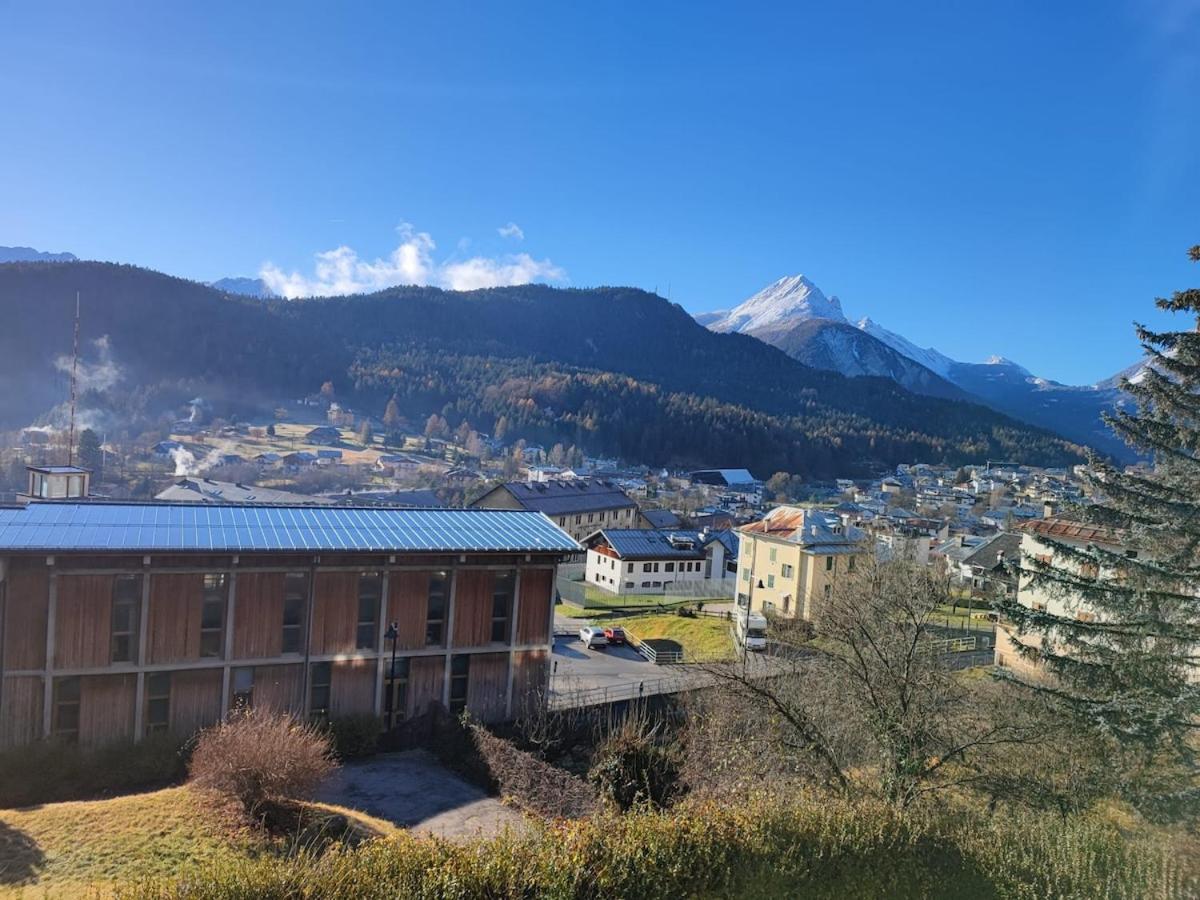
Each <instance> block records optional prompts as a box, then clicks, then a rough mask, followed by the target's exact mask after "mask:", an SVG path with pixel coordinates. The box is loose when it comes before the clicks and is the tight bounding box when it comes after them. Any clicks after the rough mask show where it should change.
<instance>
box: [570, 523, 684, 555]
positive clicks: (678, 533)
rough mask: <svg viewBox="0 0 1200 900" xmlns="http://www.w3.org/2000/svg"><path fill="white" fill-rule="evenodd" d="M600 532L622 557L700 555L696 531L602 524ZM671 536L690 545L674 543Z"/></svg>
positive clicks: (598, 533)
mask: <svg viewBox="0 0 1200 900" xmlns="http://www.w3.org/2000/svg"><path fill="white" fill-rule="evenodd" d="M597 535H599V536H600V537H602V538H604V540H606V541H607V542H608V545H609V546H610V547H612V548H613V550H615V551H616V553H617V555H618V556H620V557H621V559H703V558H704V545H703V540H702V538H701V536H700V532H698V531H685V530H683V529H674V530H672V531H658V530H657V529H653V528H604V529H601V530H600V531H598V532H597V533H596V534H595V535H592V537H590V538H588V540H589V541H591V540H592V538H594V537H596V536H597ZM671 538H677V539H679V540H680V541H681V542H685V543H686V542H690V544H691V546H690V547H686V546H675V545H674V544H672V543H671Z"/></svg>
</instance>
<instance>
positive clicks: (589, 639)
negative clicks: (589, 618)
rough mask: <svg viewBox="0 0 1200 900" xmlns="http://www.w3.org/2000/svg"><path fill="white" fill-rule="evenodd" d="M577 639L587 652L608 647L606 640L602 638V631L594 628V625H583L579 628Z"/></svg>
mask: <svg viewBox="0 0 1200 900" xmlns="http://www.w3.org/2000/svg"><path fill="white" fill-rule="evenodd" d="M579 639H580V640H581V641H583V644H584V646H585V647H587V648H588V649H589V650H592V649H594V648H596V647H607V646H608V638H607V637H605V636H604V629H602V628H596V627H595V626H594V625H585V626H583V627H582V628H580V629H579Z"/></svg>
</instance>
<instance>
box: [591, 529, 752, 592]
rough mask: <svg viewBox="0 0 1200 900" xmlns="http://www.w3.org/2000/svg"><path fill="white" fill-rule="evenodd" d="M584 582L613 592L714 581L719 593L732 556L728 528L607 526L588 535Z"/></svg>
mask: <svg viewBox="0 0 1200 900" xmlns="http://www.w3.org/2000/svg"><path fill="white" fill-rule="evenodd" d="M583 544H584V546H585V547H586V548H587V560H586V565H585V567H584V580H586V581H587V582H588V583H590V584H594V585H596V586H597V587H600V588H603V589H604V590H606V591H610V592H612V593H614V594H656V593H659V592H662V593H669V592H670V591H671V590H672V589H673V588H674V589H678V588H680V587H681V586H686V585H694V586H700V585H703V584H705V583H711V582H716V583H717V584H716V585H715V586H714V587H713V590H714V591H716V592H718V595H719V594H720V593H724V590H723V587H722V585H721V582H723V581H724V580H725V577H726V574H727V568H728V563H729V562H730V561H731V560H732V561H734V562H735V563H736V560H737V546H738V544H737V539H736V537H735V536H733V535H732V534H731V533H730V532H727V531H726V532H708V531H685V530H673V531H660V530H658V529H651V528H609V529H602V530H600V531H597V532H595V533H594V534H592V535H589V536H588V537H587V538H585V539H584V541H583Z"/></svg>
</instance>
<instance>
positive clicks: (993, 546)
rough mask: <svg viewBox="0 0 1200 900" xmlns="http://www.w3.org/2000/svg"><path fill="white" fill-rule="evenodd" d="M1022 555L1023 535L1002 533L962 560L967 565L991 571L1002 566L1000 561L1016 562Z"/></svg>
mask: <svg viewBox="0 0 1200 900" xmlns="http://www.w3.org/2000/svg"><path fill="white" fill-rule="evenodd" d="M1020 555H1021V535H1019V534H1014V533H1012V532H1003V531H1002V532H1001V533H1000V534H997V535H996V536H995V537H991V538H989V539H988V540H986V541H984V542H983V543H982V544H980V545H979V546H978V547H976V548H975V549H974V550H972V551H971V552H970V553H968V554H967V555H966V556H964V557H963V558H962V561H963V563H964V564H965V565H968V566H977V567H979V568H981V569H984V570H986V571H991V570H992V569H994V568H996V567H997V566H998V565H1000V559H1001V557H1003V558H1004V559H1005V560H1010V561H1011V560H1015V559H1017V557H1019V556H1020Z"/></svg>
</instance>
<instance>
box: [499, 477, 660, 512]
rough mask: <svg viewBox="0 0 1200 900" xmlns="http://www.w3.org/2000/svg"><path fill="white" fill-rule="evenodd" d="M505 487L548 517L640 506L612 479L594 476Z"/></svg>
mask: <svg viewBox="0 0 1200 900" xmlns="http://www.w3.org/2000/svg"><path fill="white" fill-rule="evenodd" d="M501 487H502V488H504V489H505V490H507V491H508V492H509V493H510V494H511V495H512V496H513V497H514V498H515V499H516V501H517V502H518V503H520V504H521V506H523V507H524V508H525V509H531V510H537V511H538V512H543V513H545V514H546V515H548V516H563V515H571V514H574V513H586V512H596V511H598V510H602V509H626V508H628V507H631V506H637V504H636V503H635V502H634V501H633V500H631V499H630V498H629V496H628V495H627V494H626V493H625V492H624V491H622V490H621V489H620V488H619V487H617V486H616V485H615V484H613V483H612V482H609V481H598V480H595V479H590V478H587V479H584V478H574V479H570V480H562V481H535V482H532V483H525V482H521V481H510V482H507V483H505V484H503V485H501ZM485 497H486V495H485ZM481 499H483V498H481ZM477 502H478V501H477Z"/></svg>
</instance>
